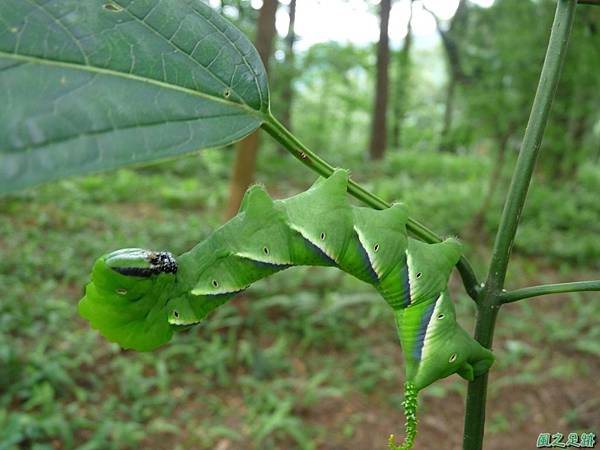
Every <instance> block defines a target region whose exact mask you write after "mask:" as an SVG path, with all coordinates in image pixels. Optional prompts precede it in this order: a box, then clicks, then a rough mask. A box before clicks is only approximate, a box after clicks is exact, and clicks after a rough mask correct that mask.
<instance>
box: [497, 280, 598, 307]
mask: <svg viewBox="0 0 600 450" xmlns="http://www.w3.org/2000/svg"><path fill="white" fill-rule="evenodd" d="M584 291H600V280H594V281H573V282H571V283H557V284H542V285H540V286H530V287H526V288H522V289H515V290H514V291H508V292H503V293H502V294H500V302H501V303H512V302H517V301H519V300H523V299H525V298H531V297H539V296H540V295H548V294H561V293H565V292H584Z"/></svg>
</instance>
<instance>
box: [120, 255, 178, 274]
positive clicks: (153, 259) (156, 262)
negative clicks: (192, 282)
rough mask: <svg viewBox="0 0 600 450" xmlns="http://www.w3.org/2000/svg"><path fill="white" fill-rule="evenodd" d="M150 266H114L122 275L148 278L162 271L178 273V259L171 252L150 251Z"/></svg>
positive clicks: (148, 256) (148, 257) (148, 258)
mask: <svg viewBox="0 0 600 450" xmlns="http://www.w3.org/2000/svg"><path fill="white" fill-rule="evenodd" d="M146 260H147V261H148V263H149V264H150V267H135V266H134V267H112V269H113V270H114V271H115V272H118V273H120V274H121V275H126V276H133V277H143V278H148V277H151V276H153V275H158V274H161V273H177V260H176V259H175V257H174V256H173V255H172V254H171V253H170V252H148V255H147V257H146Z"/></svg>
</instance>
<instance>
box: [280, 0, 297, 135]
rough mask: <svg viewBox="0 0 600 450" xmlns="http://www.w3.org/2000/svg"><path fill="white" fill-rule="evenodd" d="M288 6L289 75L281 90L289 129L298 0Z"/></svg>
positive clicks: (293, 0)
mask: <svg viewBox="0 0 600 450" xmlns="http://www.w3.org/2000/svg"><path fill="white" fill-rule="evenodd" d="M288 8H289V9H288V11H289V16H290V25H289V26H288V31H287V35H286V37H285V65H286V74H287V75H288V76H287V77H286V79H285V80H284V82H285V84H284V85H283V90H282V92H281V101H282V102H283V108H284V109H283V112H282V115H281V120H282V123H283V124H284V125H285V126H286V128H287V129H291V128H292V127H291V115H292V100H293V95H294V90H293V86H292V82H293V80H294V77H295V75H296V74H295V72H296V71H295V67H294V62H295V59H296V55H295V54H294V42H295V41H296V33H295V31H294V25H295V23H296V0H291V1H290V6H289V7H288Z"/></svg>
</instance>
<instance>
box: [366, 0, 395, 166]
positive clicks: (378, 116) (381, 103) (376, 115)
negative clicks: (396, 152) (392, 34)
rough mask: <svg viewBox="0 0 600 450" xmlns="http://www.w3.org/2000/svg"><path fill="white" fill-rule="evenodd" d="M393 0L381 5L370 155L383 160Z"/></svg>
mask: <svg viewBox="0 0 600 450" xmlns="http://www.w3.org/2000/svg"><path fill="white" fill-rule="evenodd" d="M391 8H392V2H391V0H381V3H380V5H379V18H380V26H379V43H378V44H377V80H376V85H375V105H374V110H373V121H372V127H371V143H370V146H369V153H370V155H371V159H381V158H383V155H384V153H385V147H386V145H387V126H386V117H385V116H386V112H387V97H388V89H389V75H388V66H389V62H390V45H389V36H388V26H389V21H390V9H391Z"/></svg>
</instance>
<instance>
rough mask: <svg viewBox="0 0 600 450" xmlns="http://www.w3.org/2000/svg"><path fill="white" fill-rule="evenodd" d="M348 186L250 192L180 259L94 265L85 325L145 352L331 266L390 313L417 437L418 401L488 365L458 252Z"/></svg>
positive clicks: (134, 258)
mask: <svg viewBox="0 0 600 450" xmlns="http://www.w3.org/2000/svg"><path fill="white" fill-rule="evenodd" d="M347 183H348V174H347V172H346V171H344V170H337V171H335V172H334V173H333V174H332V175H331V176H330V177H329V178H326V179H319V180H318V181H317V182H316V183H315V184H314V185H313V186H312V187H311V188H310V189H308V190H307V191H305V192H302V193H300V194H298V195H295V196H293V197H290V198H287V199H283V200H276V201H274V200H272V199H271V198H270V197H269V195H268V194H267V193H266V191H265V190H264V189H263V188H262V187H260V186H253V187H251V188H250V189H249V190H248V191H247V193H246V195H245V197H244V199H243V201H242V205H241V207H240V211H239V213H238V214H237V215H236V216H235V217H234V218H233V219H231V220H230V221H228V222H227V223H225V224H224V225H223V226H221V227H220V228H218V229H216V230H215V231H214V232H213V233H212V234H211V235H210V236H209V237H208V238H207V239H205V240H204V241H202V242H200V243H199V244H197V245H196V246H195V247H194V248H192V249H191V250H190V251H188V252H187V253H184V254H182V255H180V256H177V257H175V256H173V255H172V254H170V253H168V252H154V251H148V250H142V249H123V250H118V251H116V252H112V253H109V254H108V255H105V256H103V257H101V258H99V259H98V260H97V261H96V263H95V265H94V268H93V271H92V277H91V282H90V283H89V284H88V285H87V287H86V292H85V296H84V297H83V299H82V300H81V302H80V304H79V311H80V314H81V315H82V316H83V317H84V318H85V319H87V320H88V321H89V322H90V324H91V326H92V327H94V328H96V329H98V330H99V331H100V333H101V334H102V335H103V336H105V337H106V338H107V339H108V340H110V341H113V342H117V343H118V344H120V345H121V346H122V347H124V348H132V349H136V350H140V351H148V350H152V349H155V348H157V347H158V346H160V345H162V344H164V343H166V342H167V341H168V340H169V339H170V338H171V336H172V334H173V332H174V331H176V330H177V329H178V328H181V327H182V326H186V325H192V324H196V323H198V322H200V321H201V320H203V319H204V318H205V317H206V315H207V314H208V313H209V312H210V311H212V310H214V309H215V308H217V307H218V306H220V305H222V304H223V303H225V302H226V301H228V300H229V299H231V298H232V297H234V296H235V295H236V294H238V293H239V292H241V291H243V290H244V289H246V288H248V287H249V286H250V285H251V284H252V283H254V282H255V281H257V280H259V279H261V278H265V277H267V276H269V275H272V274H274V273H276V272H279V271H281V270H284V269H286V268H288V267H291V266H335V267H337V268H339V269H341V270H343V271H344V272H346V273H349V274H351V275H353V276H354V277H356V278H358V279H359V280H362V281H364V282H366V283H369V284H370V285H372V286H373V287H374V288H375V289H376V290H377V291H378V292H379V294H381V296H382V297H383V298H384V300H385V301H386V302H387V303H388V304H389V306H391V308H392V309H393V312H394V315H395V320H396V325H397V329H398V336H399V338H400V343H401V346H402V351H403V355H404V359H405V372H406V383H405V400H404V407H405V415H406V438H405V442H404V443H403V444H402V445H401V446H400V447H397V446H396V445H395V443H394V441H393V436H391V437H390V447H391V448H394V449H401V448H402V449H404V448H406V449H408V448H411V447H412V443H413V441H414V438H415V433H416V405H417V393H418V391H420V390H421V389H423V388H425V387H427V386H428V385H430V384H431V383H433V382H434V381H436V380H438V379H440V378H444V377H447V376H449V375H451V374H453V373H457V374H458V375H460V376H461V377H463V378H465V379H467V380H472V379H473V378H474V377H476V376H479V375H481V374H483V373H484V372H485V371H487V370H488V369H489V368H490V366H491V365H492V363H493V361H494V356H493V354H492V352H491V351H490V350H488V349H486V348H484V347H482V346H481V345H480V344H479V343H478V342H477V341H475V340H474V339H473V338H472V337H471V336H470V335H469V334H467V332H466V331H465V330H464V329H463V328H461V327H460V325H458V323H457V322H456V318H455V312H454V306H453V303H452V301H451V300H450V296H449V293H448V289H447V283H448V278H449V276H450V272H451V271H452V268H453V266H454V265H455V264H456V262H457V261H458V259H459V258H460V254H461V248H460V244H459V243H458V241H456V240H455V239H447V240H446V241H444V242H441V243H438V244H426V243H423V242H420V241H417V240H414V239H412V238H409V237H408V236H407V232H406V222H407V220H408V215H407V211H406V208H405V206H404V205H402V204H395V205H393V206H392V207H391V208H388V209H385V210H381V211H379V210H374V209H370V208H363V207H354V206H351V205H350V204H349V203H348V201H347V197H346V188H347Z"/></svg>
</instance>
